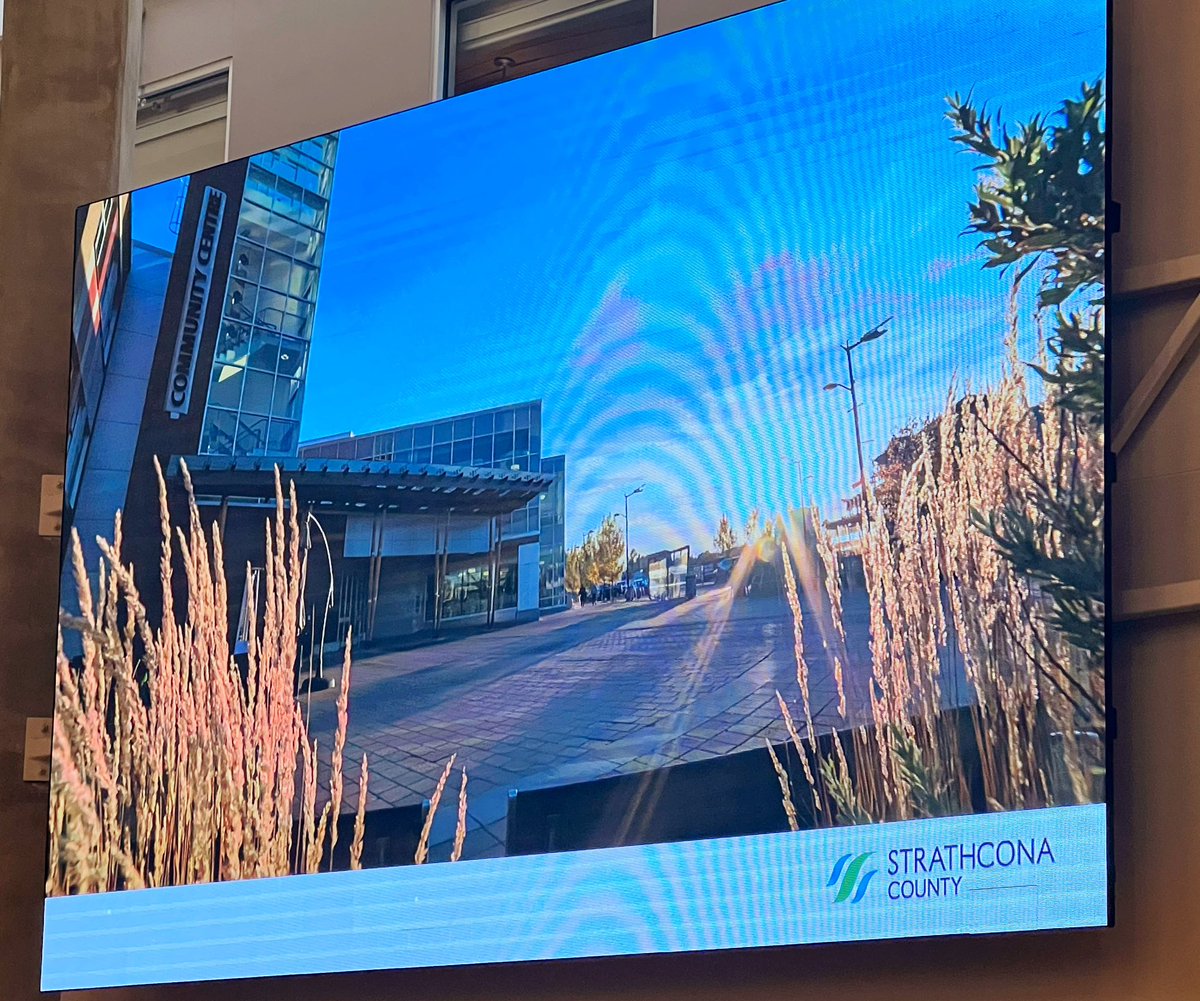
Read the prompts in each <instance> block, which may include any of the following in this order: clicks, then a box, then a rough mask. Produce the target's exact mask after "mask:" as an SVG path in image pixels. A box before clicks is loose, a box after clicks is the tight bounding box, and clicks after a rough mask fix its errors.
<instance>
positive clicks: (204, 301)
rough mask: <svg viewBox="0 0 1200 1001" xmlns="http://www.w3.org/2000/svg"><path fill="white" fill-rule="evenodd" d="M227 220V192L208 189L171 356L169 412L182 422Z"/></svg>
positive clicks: (189, 399) (168, 385) (205, 192)
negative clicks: (222, 231) (222, 223)
mask: <svg viewBox="0 0 1200 1001" xmlns="http://www.w3.org/2000/svg"><path fill="white" fill-rule="evenodd" d="M224 217H225V192H223V191H218V190H217V189H216V188H210V187H206V188H205V189H204V199H203V201H202V202H201V209H200V225H199V226H197V227H196V242H195V244H194V246H193V247H192V263H191V267H190V268H189V269H188V275H187V282H186V284H185V285H184V295H183V310H182V312H181V313H180V317H179V332H178V334H177V335H176V337H175V353H174V355H172V357H171V368H170V371H169V375H168V379H169V381H168V383H167V399H166V407H165V409H166V411H167V413H168V414H170V415H171V419H172V420H179V418H180V417H182V416H183V415H184V414H186V413H187V412H188V407H189V406H190V405H191V402H192V383H193V382H194V381H195V378H196V354H197V351H198V349H199V347H200V336H201V334H202V332H203V330H204V319H205V317H206V316H207V315H208V300H209V297H210V293H211V292H212V275H213V263H214V259H215V257H216V254H217V238H218V236H220V233H221V222H222V220H223V219H224Z"/></svg>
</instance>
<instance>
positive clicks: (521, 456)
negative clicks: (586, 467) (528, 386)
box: [300, 401, 566, 608]
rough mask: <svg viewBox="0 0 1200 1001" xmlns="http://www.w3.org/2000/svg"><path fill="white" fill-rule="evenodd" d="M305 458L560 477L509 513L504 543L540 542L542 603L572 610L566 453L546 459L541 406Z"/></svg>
mask: <svg viewBox="0 0 1200 1001" xmlns="http://www.w3.org/2000/svg"><path fill="white" fill-rule="evenodd" d="M300 456H301V458H305V459H356V460H359V461H362V462H403V463H407V464H411V465H418V466H420V465H437V466H484V467H487V468H490V469H507V470H512V471H514V472H517V471H519V472H541V473H554V474H555V481H554V486H553V487H552V488H551V490H550V491H549V492H548V493H546V494H545V495H544V496H543V497H541V498H538V497H535V498H534V499H533V500H531V501H530V502H529V503H528V504H526V505H525V506H524V507H523V508H520V509H519V510H517V511H513V512H512V513H511V514H508V515H505V517H504V518H502V519H501V522H500V531H501V533H502V534H503V536H504V538H505V539H517V538H526V537H529V536H535V537H537V538H538V541H539V542H540V544H541V565H542V566H541V587H540V596H539V605H540V607H542V608H560V607H562V606H565V605H566V592H565V590H564V584H563V580H564V577H563V573H564V561H565V558H566V556H565V549H564V534H565V531H566V494H565V479H566V459H565V457H563V456H561V455H559V456H548V457H545V458H543V457H542V404H541V402H540V401H535V402H533V403H520V404H516V405H515V406H509V407H498V408H496V409H493V410H481V411H478V412H476V413H470V414H462V415H460V416H457V417H448V418H445V419H443V420H437V421H429V422H428V423H424V424H410V425H406V426H405V427H399V428H392V429H391V430H388V431H379V432H376V433H374V434H368V435H356V436H351V435H347V436H346V437H344V438H337V439H334V440H331V441H323V442H315V443H313V444H311V445H305V446H303V447H302V448H301V449H300ZM530 541H532V540H530Z"/></svg>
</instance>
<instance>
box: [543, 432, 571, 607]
mask: <svg viewBox="0 0 1200 1001" xmlns="http://www.w3.org/2000/svg"><path fill="white" fill-rule="evenodd" d="M542 472H543V473H554V485H553V486H552V487H551V488H550V489H549V490H548V491H546V493H545V494H544V495H543V498H542V501H541V556H540V559H541V564H542V566H541V583H540V585H539V594H538V601H539V604H540V607H542V608H562V607H564V606H565V605H566V603H567V592H566V580H567V578H566V571H567V550H566V525H567V490H566V486H567V484H566V480H567V460H566V456H562V455H551V456H547V457H546V458H545V459H543V460H542Z"/></svg>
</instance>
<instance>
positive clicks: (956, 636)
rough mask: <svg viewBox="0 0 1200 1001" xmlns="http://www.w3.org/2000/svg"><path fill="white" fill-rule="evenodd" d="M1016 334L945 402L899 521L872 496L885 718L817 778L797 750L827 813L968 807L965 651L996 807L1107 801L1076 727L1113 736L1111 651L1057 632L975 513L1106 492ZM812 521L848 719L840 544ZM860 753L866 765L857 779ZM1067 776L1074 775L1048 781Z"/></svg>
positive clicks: (898, 815)
mask: <svg viewBox="0 0 1200 1001" xmlns="http://www.w3.org/2000/svg"><path fill="white" fill-rule="evenodd" d="M1014 343H1015V338H1013V337H1010V338H1009V340H1008V351H1009V356H1008V357H1009V360H1008V364H1007V366H1006V370H1005V372H1004V375H1003V377H1002V378H1001V380H1000V381H999V383H998V385H997V386H996V387H995V388H994V389H992V390H991V391H989V392H985V393H968V394H966V395H964V396H962V397H961V398H958V399H955V397H954V396H953V395H951V396H950V398H949V399H948V401H947V404H946V406H945V408H944V410H943V413H942V415H941V417H940V418H939V419H938V421H937V422H936V425H935V427H936V434H930V435H925V436H924V437H923V441H922V444H921V451H920V454H919V455H918V457H917V459H916V461H915V462H914V463H913V465H912V467H911V468H910V469H909V470H908V471H907V472H906V473H905V475H904V477H903V479H902V482H901V485H900V489H899V496H898V499H897V501H896V506H895V512H894V516H892V517H890V518H889V517H886V516H885V514H884V512H883V511H882V510H881V509H880V508H879V507H878V505H877V503H876V502H875V499H874V497H873V495H872V493H871V492H870V489H868V495H867V501H866V503H867V511H868V513H869V514H870V517H869V518H868V519H866V521H865V522H864V525H863V530H862V544H861V554H862V560H863V573H864V577H865V581H866V589H867V603H868V607H869V633H870V654H871V662H870V672H871V678H870V689H871V691H870V697H871V712H872V723H871V724H870V725H868V726H866V727H859V728H856V729H854V730H852V731H851V733H852V741H851V743H852V753H851V754H850V755H846V754H845V753H844V751H843V748H842V746H841V743H840V740H839V742H838V746H837V748H836V750H837V752H838V760H837V761H835V762H833V763H826V762H821V761H819V760H818V765H819V767H818V769H817V772H818V775H819V777H820V779H821V781H819V782H816V781H814V776H813V773H812V769H811V767H810V765H809V762H808V760H807V756H806V755H804V754H801V761H802V763H803V766H804V771H805V777H806V778H807V779H808V781H809V783H810V785H811V786H812V787H813V795H814V799H815V800H816V801H817V802H818V805H821V804H822V803H823V804H824V805H825V807H826V809H825V811H824V816H825V822H833V818H834V817H837V818H839V821H840V822H861V820H854V819H851V818H853V817H860V818H861V816H862V815H863V813H864V811H865V812H866V813H869V815H870V816H871V817H873V818H874V819H876V820H885V819H908V818H910V817H913V816H917V815H928V813H929V812H930V811H932V810H938V811H943V812H944V811H945V810H947V809H949V808H950V804H955V808H956V809H963V808H964V804H969V795H968V791H967V789H966V785H965V782H966V779H965V768H964V765H963V762H964V758H963V753H964V749H963V748H962V747H960V740H959V734H958V729H957V724H956V723H955V721H954V718H953V715H952V713H951V710H952V709H953V708H954V702H953V700H949V697H948V693H947V692H946V691H945V690H944V689H945V684H946V678H947V676H946V665H947V664H948V663H950V662H951V660H952V659H953V658H960V659H961V662H962V665H963V671H964V674H965V676H966V679H967V684H968V686H969V696H970V697H969V698H968V699H966V700H965V701H966V702H968V703H969V705H970V707H971V708H970V713H971V718H972V726H973V736H974V743H975V745H976V746H975V748H973V749H972V750H973V752H974V753H973V754H972V757H977V758H978V760H979V764H980V770H981V774H982V781H983V785H984V795H985V798H986V801H987V803H988V806H989V808H990V809H994V810H1008V809H1021V808H1029V807H1036V806H1047V805H1056V804H1061V803H1084V802H1091V801H1093V800H1094V798H1095V797H1096V796H1098V795H1100V794H1101V792H1100V789H1099V786H1100V783H1099V782H1098V781H1097V773H1098V771H1099V767H1100V764H1099V762H1097V761H1096V760H1095V754H1094V753H1092V754H1091V755H1089V754H1088V753H1087V752H1086V751H1085V749H1084V748H1083V747H1082V746H1081V741H1080V739H1079V736H1078V734H1079V733H1080V732H1084V733H1092V734H1103V727H1104V720H1103V717H1102V712H1101V711H1100V710H1099V708H1098V707H1099V706H1100V705H1101V704H1102V701H1103V699H1102V695H1103V690H1104V679H1103V658H1102V656H1096V655H1093V654H1092V653H1091V652H1090V651H1081V650H1079V649H1077V648H1075V647H1073V646H1072V645H1071V643H1070V642H1069V641H1068V639H1067V638H1066V637H1064V636H1062V635H1059V634H1057V633H1056V632H1055V631H1054V629H1053V628H1051V626H1050V625H1049V624H1048V617H1047V616H1046V615H1045V614H1044V610H1045V599H1044V598H1043V597H1042V596H1041V595H1040V594H1039V592H1038V590H1037V588H1036V586H1035V585H1034V584H1033V583H1032V582H1031V581H1029V580H1028V579H1027V578H1025V577H1023V576H1022V575H1021V574H1020V573H1018V572H1017V571H1016V570H1015V569H1014V567H1013V566H1012V564H1011V563H1010V562H1009V561H1008V559H1007V558H1006V557H1005V556H1004V555H1003V554H1002V553H1001V552H1000V551H999V549H998V547H997V545H996V543H995V541H994V540H993V539H992V538H991V537H990V536H989V535H988V534H987V533H986V532H984V531H983V530H981V528H980V527H979V525H978V522H977V518H976V517H975V514H976V513H977V512H990V511H996V510H1003V509H1008V508H1015V509H1017V510H1019V511H1022V512H1023V513H1024V514H1025V515H1026V516H1027V517H1029V518H1031V519H1036V518H1038V517H1039V514H1038V508H1037V506H1036V503H1035V500H1036V497H1037V496H1038V494H1039V492H1042V493H1050V494H1051V495H1053V494H1054V493H1055V492H1056V491H1068V490H1086V491H1091V492H1093V494H1094V496H1096V497H1100V496H1102V491H1103V465H1102V463H1103V449H1102V443H1101V442H1100V441H1099V440H1098V438H1097V436H1096V434H1094V433H1093V432H1092V431H1090V430H1089V428H1088V427H1087V426H1085V425H1084V424H1083V422H1081V421H1079V420H1078V418H1076V417H1075V416H1073V415H1072V414H1071V413H1070V412H1069V410H1068V409H1067V408H1065V407H1061V406H1058V405H1056V400H1055V399H1054V397H1053V396H1052V395H1051V396H1049V397H1048V398H1046V399H1042V400H1040V401H1037V402H1036V403H1035V402H1034V401H1031V399H1030V396H1029V387H1028V386H1027V384H1026V379H1025V376H1024V374H1023V372H1024V368H1023V366H1022V365H1021V364H1020V363H1019V361H1018V359H1017V357H1016V352H1015V348H1014V347H1013V345H1014ZM813 531H814V533H815V544H814V548H815V549H816V551H817V555H818V557H819V559H820V563H821V565H822V568H823V576H824V579H825V584H826V599H827V602H828V607H829V610H830V614H831V616H832V619H833V623H834V627H835V628H834V631H833V632H834V635H833V639H834V644H833V645H834V647H835V649H833V650H831V651H830V656H831V660H832V664H833V673H834V679H835V684H836V686H837V690H838V701H839V712H840V714H841V715H842V716H843V717H844V716H845V708H844V699H845V695H844V687H843V684H844V683H843V679H842V657H843V656H845V622H844V617H843V610H842V595H841V589H840V577H839V574H838V566H837V555H836V553H835V551H834V548H833V544H832V540H831V539H830V538H829V536H828V535H827V533H826V532H825V530H824V529H823V527H822V526H821V525H820V524H819V523H817V524H814V526H813ZM1043 532H1044V536H1043V538H1044V541H1045V543H1046V545H1047V547H1048V548H1049V549H1050V550H1051V551H1054V548H1055V547H1056V546H1057V547H1059V551H1062V547H1063V546H1064V545H1065V544H1066V543H1065V542H1064V541H1063V540H1062V539H1061V538H1059V537H1058V536H1057V534H1056V529H1055V527H1054V526H1053V525H1048V524H1047V525H1044V528H1043ZM789 548H790V547H789V546H786V545H785V546H781V547H780V558H781V559H782V561H783V564H782V577H783V583H784V586H785V591H786V595H787V599H788V605H789V608H790V610H791V613H792V616H793V619H794V621H795V622H796V626H795V637H796V644H795V646H796V664H797V687H798V689H799V695H800V700H801V712H802V715H803V718H804V720H805V723H806V726H807V728H808V732H807V733H806V734H805V736H806V737H807V738H808V740H807V741H806V742H802V741H801V739H800V735H799V734H798V732H797V729H796V726H795V723H794V722H793V720H792V713H791V712H790V710H789V709H788V706H787V703H786V701H785V700H783V699H782V697H780V708H781V715H782V717H783V719H784V723H785V727H786V729H787V731H788V734H789V736H790V737H791V739H792V741H793V743H794V744H795V745H796V746H797V749H798V751H800V750H801V749H802V748H803V746H804V744H805V743H807V744H808V746H809V747H810V748H812V750H813V752H814V754H816V755H817V757H818V758H819V753H818V752H817V748H816V745H815V742H814V734H813V731H812V723H811V719H812V715H813V708H812V706H811V705H810V698H809V691H808V673H809V672H808V667H807V665H806V663H805V662H804V656H803V650H802V648H801V642H802V637H803V631H802V628H801V626H800V625H799V618H800V615H801V612H800V604H799V602H798V600H797V598H796V587H795V582H794V580H795V575H794V573H793V571H792V566H791V559H792V557H791V556H789ZM1098 600H1100V596H1097V601H1098ZM963 701H964V700H963V699H961V698H959V700H958V702H959V703H960V704H961V703H962V702H963ZM1093 743H1094V742H1093ZM847 757H852V758H853V761H854V762H855V768H854V769H853V773H854V774H853V788H851V786H850V769H849V768H848V767H847V766H845V764H844V759H845V758H847ZM1056 774H1057V775H1061V776H1065V782H1057V783H1056V782H1055V781H1053V780H1052V778H1051V776H1052V775H1056ZM942 776H946V777H947V778H942ZM830 797H832V798H833V800H834V802H833V803H832V804H831V803H830V802H829V799H830ZM831 806H832V807H833V809H829V807H831Z"/></svg>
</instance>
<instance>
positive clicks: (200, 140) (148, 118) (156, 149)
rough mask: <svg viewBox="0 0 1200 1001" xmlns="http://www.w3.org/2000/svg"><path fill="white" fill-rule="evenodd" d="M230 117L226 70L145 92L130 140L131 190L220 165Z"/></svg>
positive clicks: (223, 154) (138, 108) (227, 73)
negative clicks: (131, 149)
mask: <svg viewBox="0 0 1200 1001" xmlns="http://www.w3.org/2000/svg"><path fill="white" fill-rule="evenodd" d="M228 117H229V69H228V68H225V69H221V70H218V71H217V72H214V73H208V74H206V75H203V76H200V77H198V78H196V79H193V80H189V81H188V82H186V83H181V84H177V85H175V86H170V87H164V88H161V89H157V90H153V89H152V90H147V91H146V92H144V93H143V94H142V95H141V96H140V97H139V98H138V104H137V126H136V128H135V131H134V137H133V183H134V186H135V187H142V186H143V185H146V184H156V183H158V182H159V181H165V180H168V179H169V178H172V177H179V176H180V175H181V174H190V173H192V172H193V171H196V170H200V169H202V168H204V167H211V166H213V165H214V164H218V163H224V162H225V159H226V121H227V119H228Z"/></svg>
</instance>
